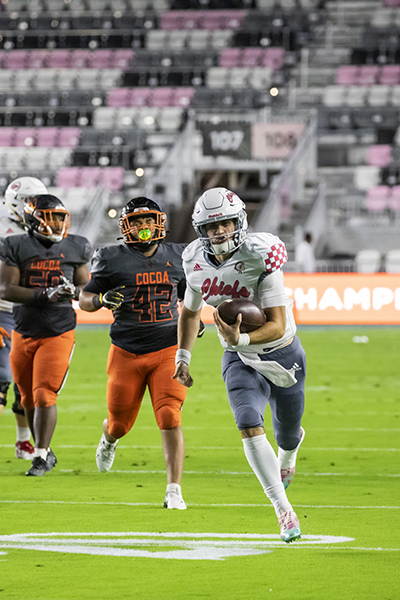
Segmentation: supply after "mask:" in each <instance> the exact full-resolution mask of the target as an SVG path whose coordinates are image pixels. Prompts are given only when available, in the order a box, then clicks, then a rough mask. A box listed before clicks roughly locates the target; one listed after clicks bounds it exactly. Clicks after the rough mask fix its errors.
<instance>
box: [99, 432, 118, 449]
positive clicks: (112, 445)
mask: <svg viewBox="0 0 400 600" xmlns="http://www.w3.org/2000/svg"><path fill="white" fill-rule="evenodd" d="M103 437H104V439H105V442H106V444H108V446H110V448H115V446H116V445H117V444H118V440H115V442H109V441H108V439H107V438H106V436H105V435H104V433H103Z"/></svg>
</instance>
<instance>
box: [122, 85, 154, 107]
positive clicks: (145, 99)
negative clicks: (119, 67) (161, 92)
mask: <svg viewBox="0 0 400 600" xmlns="http://www.w3.org/2000/svg"><path fill="white" fill-rule="evenodd" d="M150 97H151V90H150V88H148V87H138V88H133V89H132V90H130V95H129V104H127V106H148V105H149V101H150Z"/></svg>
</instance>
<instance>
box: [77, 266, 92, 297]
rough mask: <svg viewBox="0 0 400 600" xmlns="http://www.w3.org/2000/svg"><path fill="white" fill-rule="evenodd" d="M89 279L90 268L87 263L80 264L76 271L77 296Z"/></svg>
mask: <svg viewBox="0 0 400 600" xmlns="http://www.w3.org/2000/svg"><path fill="white" fill-rule="evenodd" d="M88 281H89V269H88V267H87V265H80V266H79V267H77V268H76V269H75V271H74V281H73V284H74V286H75V290H76V297H77V296H78V295H79V292H80V291H81V290H82V289H83V288H84V287H85V285H86V284H87V282H88Z"/></svg>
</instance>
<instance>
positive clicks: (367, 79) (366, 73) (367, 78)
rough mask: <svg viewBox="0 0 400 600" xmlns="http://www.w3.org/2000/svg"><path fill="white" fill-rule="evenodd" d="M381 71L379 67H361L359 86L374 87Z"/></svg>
mask: <svg viewBox="0 0 400 600" xmlns="http://www.w3.org/2000/svg"><path fill="white" fill-rule="evenodd" d="M379 69H380V68H379V66H378V65H361V66H360V68H359V71H358V79H357V85H374V84H375V83H376V82H377V81H378V76H379Z"/></svg>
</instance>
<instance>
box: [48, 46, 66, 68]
mask: <svg viewBox="0 0 400 600" xmlns="http://www.w3.org/2000/svg"><path fill="white" fill-rule="evenodd" d="M70 65H71V50H61V49H55V50H52V51H51V52H50V56H49V59H48V66H49V67H50V68H53V69H68V67H70Z"/></svg>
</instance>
